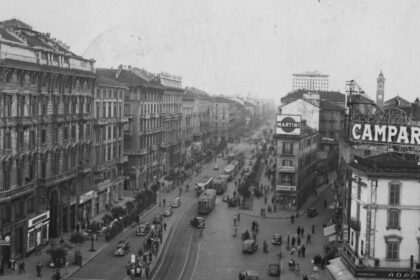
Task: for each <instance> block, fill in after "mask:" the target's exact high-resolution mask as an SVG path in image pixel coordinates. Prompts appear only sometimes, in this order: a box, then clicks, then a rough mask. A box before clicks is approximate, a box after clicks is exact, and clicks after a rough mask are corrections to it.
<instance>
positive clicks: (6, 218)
mask: <svg viewBox="0 0 420 280" xmlns="http://www.w3.org/2000/svg"><path fill="white" fill-rule="evenodd" d="M11 213H12V211H10V206H9V205H6V206H4V207H3V209H2V214H1V221H2V224H3V225H4V224H8V223H10V221H11V216H12V215H11Z"/></svg>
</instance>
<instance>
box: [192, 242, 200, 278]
mask: <svg viewBox="0 0 420 280" xmlns="http://www.w3.org/2000/svg"><path fill="white" fill-rule="evenodd" d="M200 247H201V242H199V243H198V250H197V259H196V261H195V266H194V270H193V273H192V275H191V280H193V278H194V274H195V271H196V270H197V265H198V259H199V258H200Z"/></svg>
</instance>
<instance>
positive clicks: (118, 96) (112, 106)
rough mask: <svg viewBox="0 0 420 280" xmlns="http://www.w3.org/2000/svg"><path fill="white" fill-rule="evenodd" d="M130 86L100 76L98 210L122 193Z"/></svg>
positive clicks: (96, 129) (96, 126) (96, 131)
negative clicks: (125, 105) (125, 104)
mask: <svg viewBox="0 0 420 280" xmlns="http://www.w3.org/2000/svg"><path fill="white" fill-rule="evenodd" d="M127 91H128V88H127V87H126V86H124V85H122V84H120V83H117V82H116V81H114V80H112V79H109V78H106V77H104V76H99V77H98V79H97V80H96V90H95V97H94V106H93V115H94V121H93V134H94V142H93V146H94V147H93V149H94V152H93V161H94V168H93V181H94V184H95V186H96V193H97V194H96V198H95V214H98V213H100V212H102V211H104V210H105V209H106V206H107V205H113V204H114V203H116V202H118V200H119V199H122V197H123V185H124V176H123V164H124V163H126V162H127V161H128V157H127V156H124V154H123V152H124V125H125V124H127V123H128V118H127V117H125V116H124V97H125V94H126V92H127Z"/></svg>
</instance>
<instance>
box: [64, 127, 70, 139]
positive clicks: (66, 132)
mask: <svg viewBox="0 0 420 280" xmlns="http://www.w3.org/2000/svg"><path fill="white" fill-rule="evenodd" d="M63 138H64V140H68V139H69V128H68V127H65V128H64V132H63Z"/></svg>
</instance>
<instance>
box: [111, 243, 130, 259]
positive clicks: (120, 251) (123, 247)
mask: <svg viewBox="0 0 420 280" xmlns="http://www.w3.org/2000/svg"><path fill="white" fill-rule="evenodd" d="M128 252H130V244H129V243H128V241H127V240H120V241H118V244H117V248H116V249H115V251H114V256H116V257H117V256H125V255H126V254H127V253H128Z"/></svg>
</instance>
